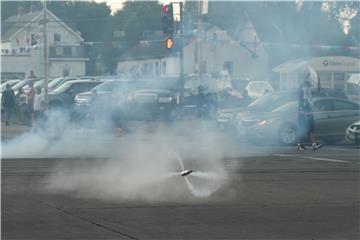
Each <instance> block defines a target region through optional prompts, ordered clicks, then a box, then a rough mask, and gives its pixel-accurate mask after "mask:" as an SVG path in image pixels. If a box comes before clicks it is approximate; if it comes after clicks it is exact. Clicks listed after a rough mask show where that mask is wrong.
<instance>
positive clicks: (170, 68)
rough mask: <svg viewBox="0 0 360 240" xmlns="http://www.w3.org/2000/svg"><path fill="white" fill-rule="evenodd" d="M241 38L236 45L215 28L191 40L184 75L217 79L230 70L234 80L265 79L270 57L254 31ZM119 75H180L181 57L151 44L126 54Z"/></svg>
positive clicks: (186, 52) (118, 68)
mask: <svg viewBox="0 0 360 240" xmlns="http://www.w3.org/2000/svg"><path fill="white" fill-rule="evenodd" d="M250 27H252V25H251V26H250ZM242 37H243V40H237V41H235V40H234V39H232V38H231V37H230V36H229V35H228V34H227V33H226V32H225V31H223V30H221V29H220V28H218V27H215V26H214V27H211V28H209V29H207V30H206V31H205V32H204V34H203V38H202V40H201V41H199V42H196V39H192V40H190V41H189V42H188V43H187V44H186V45H185V47H184V72H185V74H194V73H195V74H197V73H200V72H201V74H213V75H217V74H219V73H220V72H222V71H224V70H227V72H228V73H229V74H230V76H231V78H233V79H239V78H250V79H251V80H264V79H266V76H267V73H268V55H267V53H266V51H265V49H264V48H263V47H262V46H261V44H260V42H259V39H258V37H257V34H256V32H255V30H254V28H252V29H251V30H249V29H248V28H247V29H246V30H245V28H244V32H243V33H242ZM175 41H176V40H175ZM175 44H176V42H175ZM155 46H156V47H155ZM151 48H152V49H151ZM117 71H118V73H120V74H122V73H125V74H129V73H130V74H131V73H136V74H138V75H141V76H144V75H145V76H146V75H149V76H161V75H179V74H180V57H179V54H178V51H177V50H176V49H172V50H167V49H166V48H165V46H164V44H161V43H156V44H151V43H149V44H148V46H146V45H145V46H137V47H134V48H133V49H130V50H129V51H128V52H127V53H126V54H124V56H122V57H121V58H120V59H119V61H118V66H117Z"/></svg>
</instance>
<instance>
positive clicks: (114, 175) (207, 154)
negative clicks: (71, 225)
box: [2, 112, 230, 202]
mask: <svg viewBox="0 0 360 240" xmlns="http://www.w3.org/2000/svg"><path fill="white" fill-rule="evenodd" d="M189 122H190V123H189ZM189 122H187V123H181V122H179V123H176V124H174V123H173V124H165V123H164V124H159V123H151V122H146V123H134V126H132V128H131V129H133V130H132V132H131V133H129V134H127V135H123V136H121V137H116V136H114V134H113V132H103V131H98V130H96V129H86V128H81V127H80V128H79V126H74V124H72V123H71V122H70V121H69V117H68V116H67V115H65V117H64V114H61V113H59V112H52V113H50V114H49V118H48V121H47V122H46V124H45V127H43V128H42V129H33V130H32V131H31V132H29V133H26V134H23V135H21V136H19V137H17V138H15V139H13V140H12V141H10V142H7V143H4V144H3V148H2V151H3V152H2V154H3V158H49V161H52V159H51V158H71V161H70V160H67V159H66V160H63V161H60V162H58V161H59V160H57V162H58V163H57V164H56V165H55V166H54V167H53V169H51V171H50V174H49V175H48V176H46V177H44V179H43V180H42V183H44V184H40V185H39V186H42V188H41V189H40V190H41V191H46V192H48V193H54V194H55V193H64V194H70V195H71V196H73V197H79V198H95V199H101V200H107V201H129V200H138V201H146V202H186V201H194V200H198V201H201V199H202V200H204V199H207V198H208V197H211V196H212V195H213V194H214V193H216V192H217V191H218V190H220V189H221V187H223V186H225V185H226V184H227V183H228V181H229V179H230V178H229V174H228V171H227V170H226V168H225V163H224V160H223V146H221V144H219V141H218V140H216V139H217V138H216V134H217V133H216V132H215V131H211V130H210V129H211V128H210V127H209V126H208V125H207V124H205V123H204V122H201V121H189ZM76 158H78V159H76ZM73 159H74V160H73ZM185 169H191V170H193V171H194V172H193V173H191V174H190V175H188V176H186V177H183V176H181V175H180V172H181V171H183V170H185ZM44 186H45V187H44Z"/></svg>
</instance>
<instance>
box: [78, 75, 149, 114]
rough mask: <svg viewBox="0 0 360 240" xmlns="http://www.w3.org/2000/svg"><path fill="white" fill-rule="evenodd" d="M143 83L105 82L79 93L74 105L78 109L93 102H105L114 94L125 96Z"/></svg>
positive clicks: (132, 81) (127, 80) (124, 80)
mask: <svg viewBox="0 0 360 240" xmlns="http://www.w3.org/2000/svg"><path fill="white" fill-rule="evenodd" d="M142 83H143V82H141V81H138V80H132V79H117V80H107V81H105V82H103V83H101V84H99V85H97V86H96V87H94V88H92V89H91V90H90V91H87V92H81V93H79V94H77V95H76V96H75V104H76V106H78V107H83V106H89V105H90V104H91V103H93V102H94V101H98V100H102V101H106V100H107V98H108V97H110V96H111V95H112V94H114V93H118V92H122V93H124V94H127V93H128V92H130V91H134V90H136V89H137V88H139V87H140V86H141V84H142Z"/></svg>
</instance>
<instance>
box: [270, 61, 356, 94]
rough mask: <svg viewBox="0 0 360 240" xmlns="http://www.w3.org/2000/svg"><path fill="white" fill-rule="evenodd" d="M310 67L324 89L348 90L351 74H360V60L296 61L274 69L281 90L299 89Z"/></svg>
mask: <svg viewBox="0 0 360 240" xmlns="http://www.w3.org/2000/svg"><path fill="white" fill-rule="evenodd" d="M309 67H311V68H313V69H314V70H315V71H316V73H317V75H318V77H319V78H320V84H321V86H322V87H329V88H336V89H342V90H347V89H346V83H347V80H348V79H349V77H350V76H351V74H353V73H360V59H358V58H353V57H344V56H326V57H315V58H305V59H295V60H291V61H288V62H285V63H283V64H280V65H279V66H277V67H275V68H274V69H273V71H274V72H276V73H278V74H279V75H280V83H279V87H280V89H289V88H297V87H298V86H299V85H300V83H301V82H302V81H304V79H305V77H306V75H307V74H308V73H309Z"/></svg>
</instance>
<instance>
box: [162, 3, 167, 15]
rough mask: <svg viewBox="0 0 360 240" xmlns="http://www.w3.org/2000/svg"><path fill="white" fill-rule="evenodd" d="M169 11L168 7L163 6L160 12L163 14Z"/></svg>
mask: <svg viewBox="0 0 360 240" xmlns="http://www.w3.org/2000/svg"><path fill="white" fill-rule="evenodd" d="M168 11H169V5H164V6H163V7H162V12H163V13H167V12H168Z"/></svg>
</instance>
